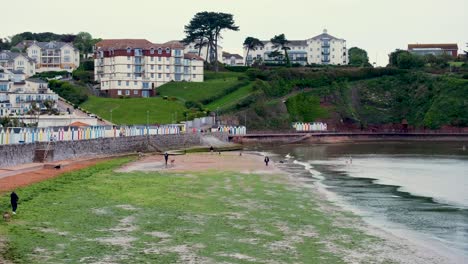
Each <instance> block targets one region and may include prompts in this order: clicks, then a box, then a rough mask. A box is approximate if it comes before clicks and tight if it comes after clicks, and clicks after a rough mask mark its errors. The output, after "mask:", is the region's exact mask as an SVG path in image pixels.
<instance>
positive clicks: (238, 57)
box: [223, 52, 244, 60]
mask: <svg viewBox="0 0 468 264" xmlns="http://www.w3.org/2000/svg"><path fill="white" fill-rule="evenodd" d="M232 57H234V58H236V59H239V60H242V59H244V57H242V56H241V55H239V54H233V53H229V52H223V58H228V59H230V58H232Z"/></svg>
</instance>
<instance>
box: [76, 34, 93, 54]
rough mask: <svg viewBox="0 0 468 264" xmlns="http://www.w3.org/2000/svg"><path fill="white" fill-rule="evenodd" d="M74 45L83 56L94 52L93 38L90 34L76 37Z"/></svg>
mask: <svg viewBox="0 0 468 264" xmlns="http://www.w3.org/2000/svg"><path fill="white" fill-rule="evenodd" d="M73 44H74V45H75V47H76V48H78V50H79V51H80V52H81V53H82V54H87V53H90V52H92V51H93V45H94V43H93V36H91V34H89V33H88V32H80V33H78V34H77V35H76V37H75V41H73Z"/></svg>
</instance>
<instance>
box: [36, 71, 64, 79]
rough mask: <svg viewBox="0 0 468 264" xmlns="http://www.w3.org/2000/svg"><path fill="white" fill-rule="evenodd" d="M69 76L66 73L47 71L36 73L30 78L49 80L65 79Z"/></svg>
mask: <svg viewBox="0 0 468 264" xmlns="http://www.w3.org/2000/svg"><path fill="white" fill-rule="evenodd" d="M69 74H70V73H69V72H67V71H48V72H41V73H36V74H35V75H34V76H33V77H32V78H40V79H51V78H54V77H56V76H62V77H66V76H68V75H69Z"/></svg>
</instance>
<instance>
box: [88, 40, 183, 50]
mask: <svg viewBox="0 0 468 264" xmlns="http://www.w3.org/2000/svg"><path fill="white" fill-rule="evenodd" d="M96 47H97V48H102V49H126V48H129V47H130V48H140V49H151V48H154V49H158V48H163V49H165V48H170V49H176V48H179V49H183V48H184V45H183V44H182V43H181V42H180V41H176V40H174V41H169V42H166V43H162V44H158V43H152V42H150V41H148V40H146V39H104V40H101V41H99V42H98V43H96Z"/></svg>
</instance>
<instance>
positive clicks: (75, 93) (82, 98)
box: [49, 80, 88, 105]
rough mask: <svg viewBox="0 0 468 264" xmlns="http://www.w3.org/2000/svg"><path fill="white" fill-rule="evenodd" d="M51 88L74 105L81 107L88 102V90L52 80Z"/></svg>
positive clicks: (50, 82)
mask: <svg viewBox="0 0 468 264" xmlns="http://www.w3.org/2000/svg"><path fill="white" fill-rule="evenodd" d="M49 88H50V89H51V90H52V91H54V92H55V93H57V94H58V95H60V96H61V97H62V98H64V99H65V100H67V101H69V102H70V103H72V104H73V105H80V104H82V103H84V102H86V100H88V95H87V93H86V88H84V87H80V86H75V85H73V84H71V83H69V82H64V81H57V80H51V81H49Z"/></svg>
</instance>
